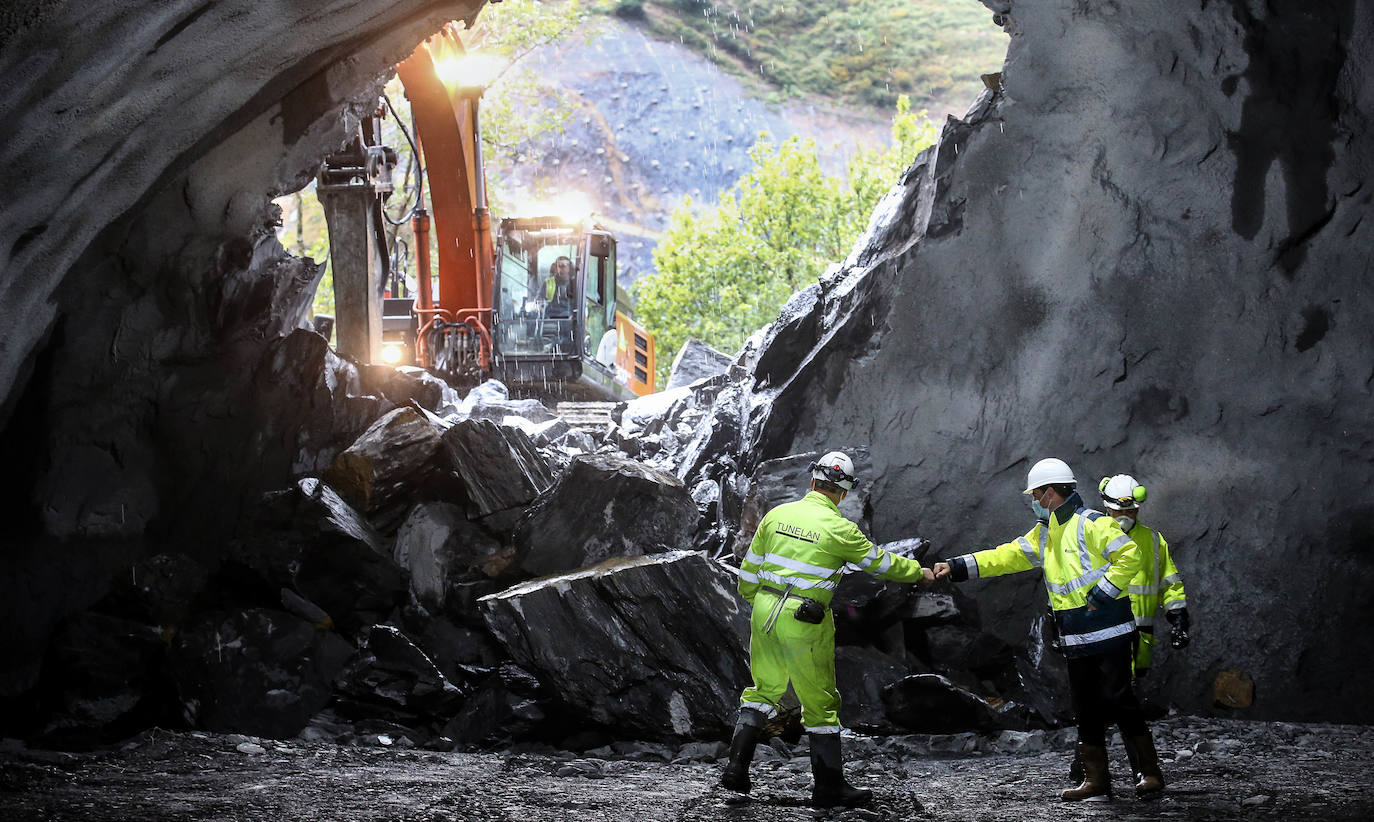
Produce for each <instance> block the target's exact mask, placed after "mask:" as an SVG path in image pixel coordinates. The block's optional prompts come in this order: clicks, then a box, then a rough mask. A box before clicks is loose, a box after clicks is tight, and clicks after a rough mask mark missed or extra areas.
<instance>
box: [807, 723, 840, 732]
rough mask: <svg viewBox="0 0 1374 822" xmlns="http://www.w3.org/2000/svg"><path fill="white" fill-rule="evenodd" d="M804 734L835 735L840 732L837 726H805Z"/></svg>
mask: <svg viewBox="0 0 1374 822" xmlns="http://www.w3.org/2000/svg"><path fill="white" fill-rule="evenodd" d="M803 727H805V728H806V732H807V733H809V734H837V733H839V732H840V726H839V725H816V726H811V725H805V726H803Z"/></svg>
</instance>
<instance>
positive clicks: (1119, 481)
mask: <svg viewBox="0 0 1374 822" xmlns="http://www.w3.org/2000/svg"><path fill="white" fill-rule="evenodd" d="M1097 491H1098V493H1100V494H1101V495H1102V504H1103V505H1105V506H1107V507H1108V508H1110V509H1112V510H1113V511H1124V510H1127V509H1130V508H1139V507H1140V503H1142V502H1144V501H1145V486H1143V485H1141V484H1140V483H1138V482H1136V481H1135V477H1133V476H1131V475H1130V474H1117V475H1116V476H1114V477H1103V478H1102V481H1101V482H1099V483H1098V484H1097Z"/></svg>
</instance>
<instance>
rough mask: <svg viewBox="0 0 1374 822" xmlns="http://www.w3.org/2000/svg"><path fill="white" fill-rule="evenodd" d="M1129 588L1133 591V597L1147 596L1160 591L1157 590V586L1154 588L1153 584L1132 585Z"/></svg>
mask: <svg viewBox="0 0 1374 822" xmlns="http://www.w3.org/2000/svg"><path fill="white" fill-rule="evenodd" d="M1127 590H1128V591H1130V592H1131V596H1133V597H1134V596H1146V597H1148V596H1154V595H1155V594H1157V593H1159V592H1158V591H1157V590H1155V588H1154V587H1153V586H1150V585H1132V586H1131V587H1130V588H1128V589H1127Z"/></svg>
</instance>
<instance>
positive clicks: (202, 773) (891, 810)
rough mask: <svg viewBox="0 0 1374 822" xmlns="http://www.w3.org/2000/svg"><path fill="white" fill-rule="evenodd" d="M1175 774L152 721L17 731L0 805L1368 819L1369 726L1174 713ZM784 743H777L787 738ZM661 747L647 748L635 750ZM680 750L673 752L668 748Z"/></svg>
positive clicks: (279, 813) (896, 751)
mask: <svg viewBox="0 0 1374 822" xmlns="http://www.w3.org/2000/svg"><path fill="white" fill-rule="evenodd" d="M1155 728H1156V738H1157V739H1158V741H1159V745H1158V747H1159V749H1160V752H1161V756H1162V758H1163V759H1164V761H1165V762H1164V771H1165V775H1166V777H1167V778H1168V779H1169V780H1170V785H1169V789H1168V792H1167V793H1166V795H1165V796H1164V797H1163V798H1161V799H1158V800H1155V801H1140V800H1137V799H1135V798H1134V797H1133V796H1131V795H1130V791H1129V790H1124V791H1121V789H1123V788H1127V785H1126V784H1125V776H1126V775H1125V770H1126V764H1125V756H1124V754H1123V753H1122V752H1121V750H1120V747H1119V745H1118V746H1115V747H1114V748H1113V763H1112V767H1113V776H1114V779H1115V783H1116V786H1117V788H1118V790H1119V791H1121V792H1120V793H1119V794H1118V798H1117V799H1116V800H1115V801H1113V802H1111V803H1100V804H1091V805H1083V804H1080V805H1074V806H1069V805H1066V804H1065V803H1063V802H1060V801H1059V800H1058V799H1057V796H1058V792H1059V791H1060V790H1061V789H1062V788H1063V787H1064V786H1065V783H1066V781H1067V779H1066V771H1067V765H1068V746H1069V744H1070V742H1071V739H1072V733H1071V732H1065V731H1060V732H1050V733H1041V732H1036V733H1032V734H1010V735H1003V736H1002V737H1001V738H1000V739H999V738H994V737H976V736H973V735H958V736H943V737H930V736H906V737H877V738H867V737H857V738H853V739H850V738H848V737H847V738H846V750H847V752H848V754H849V757H850V763H849V768H848V770H849V773H850V775H851V781H853V782H855V783H857V784H859V785H862V786H865V787H868V788H871V789H872V790H873V791H874V792H875V794H876V797H875V801H874V803H873V805H872V806H871V807H869V808H867V809H860V810H842V811H815V810H812V809H811V808H809V807H807V806H806V800H807V798H808V795H809V793H808V792H809V790H810V771H809V764H808V760H807V758H806V756H805V755H804V753H803V752H802V751H801V749H800V748H798V749H793V750H795V751H796V753H798V754H799V755H797V756H793V757H790V758H789V757H786V756H784V755H781V754H779V752H778V751H777V750H774V749H771V748H770V749H766V750H765V749H761V752H760V753H761V755H760V757H759V760H758V761H757V762H756V764H755V766H754V778H755V788H754V795H753V798H752V800H751V801H748V802H744V803H740V802H737V801H734V800H733V797H732V796H727V795H726V794H725V793H723V792H721V791H719V790H718V789H716V788H714V787H713V785H714V782H715V779H716V776H717V774H718V772H719V769H720V763H717V762H685V761H683V762H679V763H678V764H674V763H671V762H664V761H637V760H633V759H616V758H611V757H609V756H608V755H607V754H605V753H604V752H603V754H602V756H593V755H590V754H578V753H573V752H565V751H554V750H552V749H542V750H541V749H537V748H531V747H528V746H526V747H525V748H517V749H515V750H509V751H503V752H494V753H438V752H431V751H422V750H401V749H397V748H395V747H390V748H388V747H370V748H369V747H344V746H337V745H329V744H319V743H306V742H301V741H298V740H291V741H284V742H278V741H273V740H251V739H248V738H246V737H241V736H223V735H215V734H204V733H180V732H176V733H174V732H167V731H160V730H153V731H149V732H147V733H145V734H143V735H141V736H139V737H136V738H134V739H132V740H129V741H127V742H125V743H123V744H122V745H119V746H115V747H112V748H111V749H109V750H103V751H96V752H91V753H62V752H54V751H41V750H31V749H28V748H25V747H23V746H22V745H20V744H19V743H17V742H14V741H7V742H6V743H5V744H4V746H3V748H2V749H0V818H3V819H4V820H7V821H8V822H19V820H24V821H27V820H66V819H79V820H181V819H196V820H272V819H291V820H333V821H334V822H362V820H379V822H380V821H381V820H419V822H444V821H445V820H468V819H472V820H510V821H511V822H540V821H541V820H550V822H551V821H552V820H571V819H576V820H607V821H608V822H609V821H610V820H614V822H624V821H625V820H634V822H647V821H648V820H674V822H677V821H679V820H680V821H682V822H688V821H695V820H713V822H717V821H718V820H763V821H764V822H784V821H785V820H812V819H834V820H865V821H867V820H896V819H923V820H924V819H929V820H1039V819H1043V820H1062V819H1066V818H1072V819H1078V818H1101V819H1128V820H1129V819H1186V820H1203V819H1222V820H1251V819H1283V820H1344V819H1349V820H1367V819H1371V818H1374V728H1371V727H1365V726H1348V725H1308V724H1290V723H1260V722H1248V721H1240V720H1219V719H1200V718H1191V717H1172V718H1169V719H1166V720H1164V721H1162V722H1160V723H1158V724H1157V725H1156V726H1155ZM777 745H778V747H779V748H782V749H785V748H786V746H784V745H782V743H777ZM632 755H633V756H637V757H645V758H648V759H653V758H654V757H655V756H656V754H655V753H654V752H653V750H652V749H647V750H642V751H640V752H638V753H635V754H632ZM669 755H671V754H669Z"/></svg>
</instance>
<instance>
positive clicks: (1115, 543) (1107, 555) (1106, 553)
mask: <svg viewBox="0 0 1374 822" xmlns="http://www.w3.org/2000/svg"><path fill="white" fill-rule="evenodd" d="M1130 541H1131V538H1130V537H1129V536H1127V535H1125V534H1122V535H1121V536H1119V537H1117V538H1116V539H1114V540H1112V541H1111V542H1109V543H1107V547H1106V548H1103V549H1102V558H1103V559H1105V560H1107V561H1108V562H1111V561H1112V558H1111V553H1112V552H1113V551H1115V550H1116V549H1118V548H1120V547H1121V546H1123V545H1125V544H1126V543H1128V542H1130Z"/></svg>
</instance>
